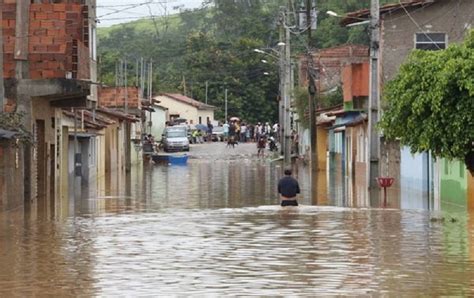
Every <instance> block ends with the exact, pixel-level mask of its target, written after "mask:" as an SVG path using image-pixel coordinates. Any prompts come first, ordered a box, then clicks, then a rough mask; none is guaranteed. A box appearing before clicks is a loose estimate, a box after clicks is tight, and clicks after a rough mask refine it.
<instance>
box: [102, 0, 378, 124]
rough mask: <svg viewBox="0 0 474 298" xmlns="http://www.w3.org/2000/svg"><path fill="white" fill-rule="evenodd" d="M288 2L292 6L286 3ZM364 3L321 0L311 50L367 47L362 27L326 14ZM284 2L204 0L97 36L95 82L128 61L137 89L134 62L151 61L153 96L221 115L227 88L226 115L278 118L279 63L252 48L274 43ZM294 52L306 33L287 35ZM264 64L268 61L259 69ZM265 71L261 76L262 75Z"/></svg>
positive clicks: (111, 78) (110, 78) (111, 77)
mask: <svg viewBox="0 0 474 298" xmlns="http://www.w3.org/2000/svg"><path fill="white" fill-rule="evenodd" d="M293 2H294V1H292V3H293ZM369 2H370V1H369V0H363V1H361V0H320V1H318V9H319V11H320V13H319V17H318V25H319V28H318V30H316V32H315V33H314V34H313V39H312V40H311V41H310V45H311V46H312V47H313V48H314V47H316V48H325V47H331V46H335V45H339V44H343V43H367V41H368V35H367V32H366V27H365V26H362V27H358V28H357V27H356V28H352V29H347V28H343V27H340V26H339V20H340V19H338V18H334V17H329V16H327V15H326V14H325V11H327V10H333V11H336V12H338V13H340V14H344V13H345V12H348V11H354V10H358V9H361V8H365V7H368V4H369ZM287 3H288V1H286V0H250V1H249V0H235V1H227V0H206V1H204V3H203V6H202V8H200V9H194V10H188V11H184V12H182V13H180V14H179V15H175V16H172V17H167V18H161V19H156V20H154V21H153V20H140V21H136V22H131V23H127V24H121V25H116V26H113V27H111V28H105V29H101V30H100V31H99V42H100V46H99V55H100V68H99V69H100V80H101V81H102V82H104V83H105V84H109V85H113V84H114V83H115V64H116V62H117V61H118V60H119V59H125V58H126V59H127V61H128V62H129V69H128V73H129V80H128V81H129V82H130V83H136V80H135V73H136V66H135V65H136V61H137V59H139V58H141V57H143V58H145V59H153V62H154V65H155V73H154V74H155V75H154V78H153V83H154V88H153V89H154V91H155V92H165V91H167V92H183V93H184V92H186V94H187V95H188V96H192V97H193V98H196V99H198V100H200V101H204V100H205V98H206V87H205V86H206V82H207V84H208V94H207V95H208V103H209V104H213V105H215V106H217V107H218V110H217V117H218V118H220V119H222V118H223V115H224V110H223V109H224V91H225V89H228V94H229V97H228V103H229V104H228V109H229V115H238V116H240V117H242V118H243V119H246V120H248V121H252V122H255V121H276V120H277V118H278V116H277V115H278V109H277V100H276V99H277V95H278V92H279V91H278V85H279V84H278V65H277V61H275V60H274V59H272V58H271V57H263V56H262V55H261V54H258V53H255V52H254V51H253V49H255V48H267V47H274V46H275V45H276V44H277V43H278V28H277V19H278V10H279V7H280V6H282V5H287ZM292 47H293V54H294V55H295V56H296V55H298V54H300V53H303V52H305V51H307V40H306V35H293V37H292ZM263 58H265V59H266V60H268V61H269V62H270V63H268V64H263V63H262V62H261V59H263ZM264 72H265V73H268V75H264V74H263V73H264ZM341 100H342V99H341Z"/></svg>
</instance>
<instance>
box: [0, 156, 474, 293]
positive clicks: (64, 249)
mask: <svg viewBox="0 0 474 298" xmlns="http://www.w3.org/2000/svg"><path fill="white" fill-rule="evenodd" d="M295 171H296V175H297V176H298V179H299V181H300V183H301V186H302V197H301V198H300V203H302V206H301V207H299V208H293V209H291V208H290V209H288V208H286V209H281V208H280V207H278V206H277V203H278V198H277V196H276V194H275V187H276V185H275V183H276V182H275V181H276V180H277V178H278V177H279V176H280V174H281V167H280V166H278V165H277V164H270V163H268V161H264V160H256V159H254V158H253V157H249V156H247V155H245V154H243V155H233V156H231V157H228V156H227V157H226V156H223V157H222V156H214V158H209V157H204V158H203V157H198V158H194V159H191V160H190V161H189V164H188V165H187V166H146V167H143V168H136V169H134V173H133V174H132V176H131V177H130V179H129V182H128V183H127V185H129V186H130V188H129V189H125V190H124V189H121V188H120V187H119V188H118V189H115V190H113V191H112V192H111V193H110V195H107V196H106V197H99V198H90V199H87V200H82V201H80V202H75V204H76V207H75V208H74V210H75V211H74V213H71V214H69V215H68V216H65V217H63V218H56V219H54V220H49V219H42V218H41V216H33V215H31V214H29V213H24V212H10V213H4V214H0V264H1V266H0V296H11V295H16V296H37V295H40V296H45V295H51V296H71V295H73V296H77V295H82V296H97V295H98V296H116V295H119V296H138V295H157V294H158V295H172V294H173V295H201V296H204V295H216V296H221V295H251V294H252V295H269V296H274V295H316V294H336V295H337V294H350V295H364V294H385V293H389V294H390V293H391V294H401V295H407V296H411V295H420V294H421V295H427V296H432V295H465V296H470V295H474V262H473V260H474V242H473V241H474V234H473V230H474V229H473V223H472V222H471V221H470V220H469V218H468V217H466V216H462V215H459V216H457V217H456V221H455V222H451V221H450V220H446V221H444V222H440V221H434V220H431V218H432V217H433V216H435V215H433V214H431V213H429V212H427V211H411V210H402V211H401V210H395V209H377V208H373V209H370V208H346V207H335V206H314V203H318V204H322V205H338V202H339V201H338V200H335V199H334V198H331V197H330V196H326V195H324V193H326V192H325V191H322V192H321V193H322V194H321V193H320V194H319V195H318V198H317V199H311V196H310V190H309V187H308V185H309V181H310V179H309V178H308V176H309V175H308V174H307V171H306V169H305V168H304V167H299V168H296V169H295ZM315 201H319V202H315ZM344 204H345V203H343V204H342V205H344ZM436 216H437V215H436Z"/></svg>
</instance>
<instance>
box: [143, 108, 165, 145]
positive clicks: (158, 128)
mask: <svg viewBox="0 0 474 298" xmlns="http://www.w3.org/2000/svg"><path fill="white" fill-rule="evenodd" d="M148 121H151V122H152V126H151V134H152V135H153V136H154V137H155V141H161V135H162V134H163V131H164V130H165V126H166V121H167V119H166V111H165V110H163V109H160V108H156V107H155V112H153V113H151V119H150V114H149V113H147V122H148Z"/></svg>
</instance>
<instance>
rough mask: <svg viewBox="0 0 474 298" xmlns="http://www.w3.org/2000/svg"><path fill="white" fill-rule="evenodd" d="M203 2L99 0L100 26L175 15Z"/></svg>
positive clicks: (185, 0) (189, 0) (183, 0)
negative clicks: (181, 10)
mask: <svg viewBox="0 0 474 298" xmlns="http://www.w3.org/2000/svg"><path fill="white" fill-rule="evenodd" d="M201 3H202V0H97V16H98V18H99V21H100V23H99V26H100V27H107V26H111V25H114V24H119V23H124V22H130V21H133V20H137V19H140V18H146V17H148V18H150V16H160V15H163V14H165V13H168V14H173V13H177V12H179V10H180V9H184V8H197V7H200V6H201Z"/></svg>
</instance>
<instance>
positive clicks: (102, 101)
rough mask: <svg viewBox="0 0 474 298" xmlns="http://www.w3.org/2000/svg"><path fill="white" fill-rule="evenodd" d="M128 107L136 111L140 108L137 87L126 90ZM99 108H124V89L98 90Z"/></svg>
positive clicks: (105, 88) (109, 88) (107, 88)
mask: <svg viewBox="0 0 474 298" xmlns="http://www.w3.org/2000/svg"><path fill="white" fill-rule="evenodd" d="M127 97H128V107H129V108H130V109H138V108H140V107H141V103H140V101H139V96H138V88H137V87H128V88H127ZM99 106H100V107H104V108H123V107H125V87H103V88H100V89H99Z"/></svg>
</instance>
